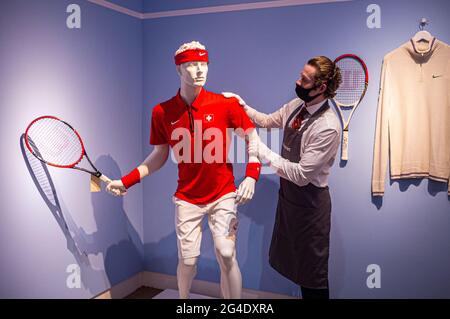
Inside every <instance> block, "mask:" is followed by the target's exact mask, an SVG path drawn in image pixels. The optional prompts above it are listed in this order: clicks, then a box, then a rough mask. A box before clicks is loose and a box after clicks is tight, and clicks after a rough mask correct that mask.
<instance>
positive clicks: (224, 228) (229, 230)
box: [173, 192, 238, 258]
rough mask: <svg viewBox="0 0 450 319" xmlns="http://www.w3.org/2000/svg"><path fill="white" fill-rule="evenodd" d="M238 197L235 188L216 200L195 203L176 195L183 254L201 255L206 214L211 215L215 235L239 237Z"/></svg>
mask: <svg viewBox="0 0 450 319" xmlns="http://www.w3.org/2000/svg"><path fill="white" fill-rule="evenodd" d="M235 198H236V193H235V192H232V193H228V194H226V195H224V196H222V197H221V198H219V199H217V200H216V201H214V202H212V203H209V204H206V205H195V204H191V203H189V202H186V201H184V200H181V199H179V198H176V197H175V196H174V197H173V202H174V204H175V229H176V233H177V245H178V257H179V258H192V257H197V256H199V255H200V244H201V241H202V220H203V216H205V215H208V225H209V229H210V230H211V233H212V235H213V238H214V239H215V238H216V237H219V236H222V237H226V238H229V239H232V240H236V231H237V227H238V218H237V205H236V203H235Z"/></svg>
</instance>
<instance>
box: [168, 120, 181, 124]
mask: <svg viewBox="0 0 450 319" xmlns="http://www.w3.org/2000/svg"><path fill="white" fill-rule="evenodd" d="M179 121H180V120H176V121H175V122H170V124H172V125H175V124H177V123H178V122H179Z"/></svg>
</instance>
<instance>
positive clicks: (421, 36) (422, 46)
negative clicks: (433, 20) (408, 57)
mask: <svg viewBox="0 0 450 319" xmlns="http://www.w3.org/2000/svg"><path fill="white" fill-rule="evenodd" d="M429 23H430V22H429V21H428V19H426V18H422V19H420V23H419V29H420V31H418V32H417V33H416V34H415V35H414V36H413V37H412V39H411V41H412V42H413V46H414V49H415V50H416V52H417V53H420V54H421V55H422V56H423V55H424V54H425V53H427V52H429V51H430V50H431V47H432V46H433V41H434V37H433V36H432V35H431V33H430V32H428V31H425V30H424V27H425V26H426V25H427V24H429Z"/></svg>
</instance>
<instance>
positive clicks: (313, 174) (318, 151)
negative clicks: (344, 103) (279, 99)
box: [244, 98, 341, 187]
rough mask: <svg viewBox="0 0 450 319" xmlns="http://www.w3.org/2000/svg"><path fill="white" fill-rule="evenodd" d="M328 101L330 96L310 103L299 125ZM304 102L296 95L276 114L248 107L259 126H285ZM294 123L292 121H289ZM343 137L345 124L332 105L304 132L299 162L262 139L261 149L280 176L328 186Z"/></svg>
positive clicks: (262, 154)
mask: <svg viewBox="0 0 450 319" xmlns="http://www.w3.org/2000/svg"><path fill="white" fill-rule="evenodd" d="M325 102H326V100H325V101H322V102H320V103H318V104H314V105H310V106H308V107H306V110H307V111H308V113H309V116H308V115H307V116H306V117H305V119H304V120H303V121H302V125H301V127H300V128H299V129H301V128H302V127H303V125H305V124H306V123H307V121H308V120H309V118H310V117H311V115H313V114H314V113H315V112H317V111H318V110H319V109H320V107H321V106H322V105H323V104H324V103H325ZM302 104H304V103H303V101H302V100H300V99H298V98H296V99H294V100H292V101H290V102H289V103H287V104H285V105H283V106H282V107H281V108H280V109H279V110H278V111H275V112H273V113H272V114H264V113H261V112H258V111H256V110H255V109H253V108H251V107H250V106H248V105H246V106H245V107H244V108H245V111H246V113H247V115H248V116H249V117H250V119H252V120H253V122H255V124H256V125H257V126H259V127H264V128H284V127H285V125H286V121H287V120H288V118H289V116H290V115H291V114H292V112H294V111H295V110H296V109H297V108H298V107H299V106H300V105H302ZM330 104H331V103H330ZM303 107H305V106H303ZM291 124H292V123H289V125H291ZM340 137H341V124H340V121H339V118H338V117H337V116H336V113H335V112H334V111H333V110H332V108H331V105H330V108H329V109H328V110H327V111H325V112H324V113H323V114H322V115H321V116H320V117H319V118H317V119H316V120H315V121H314V122H313V123H312V124H311V125H310V126H309V127H308V128H307V129H306V130H305V132H304V133H303V137H302V140H301V148H300V158H301V159H300V162H299V163H294V162H291V161H289V160H287V159H284V158H282V157H281V156H280V155H278V154H277V153H275V152H273V151H271V150H270V149H269V148H268V147H267V146H266V145H264V144H263V143H260V145H259V150H258V151H259V154H260V156H261V157H262V159H263V160H265V161H267V162H268V163H269V165H270V166H271V167H272V168H273V169H275V171H276V172H277V174H278V175H279V176H281V177H283V178H285V179H287V180H289V181H291V182H293V183H295V184H297V185H299V186H306V185H308V184H309V183H312V184H313V185H315V186H317V187H326V186H328V175H329V174H330V168H331V166H333V163H334V160H335V158H336V154H337V151H338V148H339V143H340V141H341V138H340Z"/></svg>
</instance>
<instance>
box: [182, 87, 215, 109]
mask: <svg viewBox="0 0 450 319" xmlns="http://www.w3.org/2000/svg"><path fill="white" fill-rule="evenodd" d="M207 94H208V91H206V90H205V88H203V87H202V89H201V90H200V93H199V94H198V95H197V97H196V98H195V100H194V102H192V105H191V107H192V109H193V110H194V111H198V109H199V108H200V107H201V105H202V103H203V101H204V100H205V97H206V96H207ZM175 102H176V103H177V105H179V106H181V107H186V108H189V105H187V104H186V102H184V100H183V99H182V98H181V95H180V89H178V92H177V95H176V96H175Z"/></svg>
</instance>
